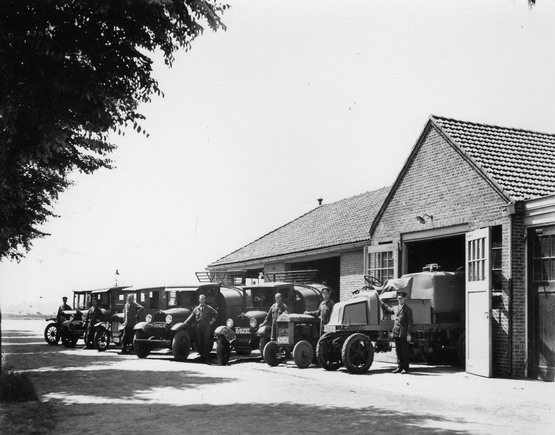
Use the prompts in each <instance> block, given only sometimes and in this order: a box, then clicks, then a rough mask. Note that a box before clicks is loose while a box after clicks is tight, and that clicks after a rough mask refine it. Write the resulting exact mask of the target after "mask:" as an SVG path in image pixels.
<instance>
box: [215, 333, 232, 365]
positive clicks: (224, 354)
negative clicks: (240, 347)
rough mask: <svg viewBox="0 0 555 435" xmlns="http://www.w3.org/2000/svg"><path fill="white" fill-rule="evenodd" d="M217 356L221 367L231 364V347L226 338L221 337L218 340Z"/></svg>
mask: <svg viewBox="0 0 555 435" xmlns="http://www.w3.org/2000/svg"><path fill="white" fill-rule="evenodd" d="M216 356H217V357H218V364H219V365H221V366H225V365H226V364H227V363H228V362H229V357H230V356H231V346H230V345H229V343H228V341H227V340H226V339H225V337H222V336H219V337H218V339H217V340H216Z"/></svg>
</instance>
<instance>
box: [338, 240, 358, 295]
mask: <svg viewBox="0 0 555 435" xmlns="http://www.w3.org/2000/svg"><path fill="white" fill-rule="evenodd" d="M340 262H341V266H340V277H339V300H345V299H350V298H351V295H352V292H353V291H354V290H357V289H360V288H362V287H363V286H364V249H362V248H361V249H358V250H356V251H350V252H342V253H341V260H340Z"/></svg>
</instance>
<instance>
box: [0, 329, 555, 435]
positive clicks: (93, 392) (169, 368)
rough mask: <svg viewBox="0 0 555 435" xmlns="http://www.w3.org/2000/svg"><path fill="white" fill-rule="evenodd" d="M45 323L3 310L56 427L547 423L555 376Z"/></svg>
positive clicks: (417, 427) (524, 427)
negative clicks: (142, 349) (287, 357)
mask: <svg viewBox="0 0 555 435" xmlns="http://www.w3.org/2000/svg"><path fill="white" fill-rule="evenodd" d="M44 326H45V322H44V323H42V322H38V321H25V322H16V321H9V320H8V321H3V322H2V330H3V331H2V343H3V344H2V346H3V352H4V358H5V361H6V362H7V363H8V364H11V365H12V366H14V367H15V368H16V369H18V370H24V371H25V372H26V373H27V374H28V375H29V376H30V377H31V379H32V380H33V382H34V383H35V386H36V388H37V390H38V393H39V394H40V396H41V400H43V401H48V402H49V403H50V404H51V405H52V408H53V410H54V418H55V420H56V429H55V433H67V434H77V433H79V434H87V433H94V434H97V435H98V434H104V433H106V434H155V433H156V434H161V433H163V434H168V433H246V434H250V433H284V434H285V433H386V432H387V433H434V432H435V433H444V432H454V433H535V434H537V433H546V434H547V433H553V425H554V423H555V419H554V418H553V414H554V413H555V412H554V410H553V404H554V403H555V383H543V382H538V381H525V380H507V379H484V378H480V377H476V376H472V375H468V374H466V373H464V372H462V371H459V370H456V369H454V368H451V367H441V366H425V365H416V366H414V368H413V372H412V374H410V375H400V374H399V375H394V374H392V373H391V370H392V369H393V368H394V366H393V365H392V364H390V363H378V362H375V363H374V364H373V365H372V367H371V369H370V371H369V372H368V373H367V374H365V375H350V374H348V373H347V372H345V371H344V370H343V369H340V370H339V371H337V372H326V371H324V370H322V369H321V368H319V367H310V368H308V369H298V368H297V367H296V366H294V365H293V364H292V363H289V364H285V365H280V366H278V367H269V366H268V365H266V364H265V363H263V362H260V360H259V358H258V352H256V353H253V355H252V356H251V357H250V358H243V359H242V360H237V359H235V360H233V359H232V361H231V364H230V365H228V366H225V367H221V366H217V365H206V364H200V363H196V362H194V361H193V360H192V359H193V358H194V357H195V354H193V355H191V356H190V357H189V358H191V361H188V362H185V363H179V362H176V361H174V360H173V358H172V357H171V354H166V353H158V354H151V355H150V356H149V357H148V358H147V359H145V360H141V359H138V358H137V357H135V356H121V355H117V350H116V349H111V350H108V351H107V352H105V353H98V352H96V351H93V350H81V349H80V348H75V349H66V348H64V347H63V346H48V345H47V344H46V343H45V342H44V340H43V338H42V329H43V328H44ZM232 358H233V356H232ZM0 432H1V431H0Z"/></svg>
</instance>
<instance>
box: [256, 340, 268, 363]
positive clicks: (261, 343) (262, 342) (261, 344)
mask: <svg viewBox="0 0 555 435" xmlns="http://www.w3.org/2000/svg"><path fill="white" fill-rule="evenodd" d="M268 341H269V340H268V339H267V338H266V337H260V341H259V342H258V350H259V351H260V356H261V357H262V358H264V348H265V347H266V344H268Z"/></svg>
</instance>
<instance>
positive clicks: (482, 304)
mask: <svg viewBox="0 0 555 435" xmlns="http://www.w3.org/2000/svg"><path fill="white" fill-rule="evenodd" d="M554 194H555V135H553V134H545V133H537V132H531V131H525V130H520V129H513V128H505V127H498V126H491V125H484V124H477V123H472V122H463V121H458V120H454V119H449V118H444V117H439V116H431V117H430V118H429V120H428V122H427V123H426V125H425V127H424V129H423V131H422V133H421V135H420V136H419V138H418V140H417V141H416V144H415V145H414V147H413V149H412V151H411V153H410V155H409V157H408V159H407V160H406V162H405V164H404V166H403V168H402V170H401V172H400V173H399V175H398V177H397V179H396V181H395V183H394V184H393V186H392V187H391V188H383V189H380V190H378V191H375V192H368V193H366V194H363V195H359V196H356V197H352V198H347V199H345V200H343V201H338V202H336V203H333V204H328V205H325V206H321V207H318V208H317V209H315V210H313V211H312V212H309V213H308V214H306V215H304V216H301V217H300V218H299V219H297V220H296V221H293V222H291V223H289V224H286V225H285V226H283V227H281V228H279V229H277V230H275V231H274V232H272V233H270V234H267V235H266V236H264V237H262V238H260V239H258V240H256V241H254V242H252V243H251V244H249V245H246V246H245V247H243V248H241V249H240V250H238V251H236V252H234V253H231V254H229V255H228V256H226V257H224V258H222V259H220V260H218V261H216V262H215V263H213V264H211V265H210V266H209V269H212V270H216V269H218V270H225V269H227V270H233V269H238V268H243V269H250V268H254V269H256V270H258V271H261V270H264V271H266V272H271V271H275V270H295V269H306V268H312V267H314V268H317V269H322V270H325V271H326V272H324V275H323V276H322V277H321V278H324V279H326V280H328V284H329V285H332V286H334V287H335V288H337V289H338V290H339V293H340V297H341V298H345V297H348V296H349V295H350V293H351V292H352V291H353V290H355V289H357V288H360V287H361V285H362V284H363V276H364V274H370V275H374V276H376V277H378V278H381V279H387V278H390V277H399V276H401V275H402V274H405V273H411V272H418V271H420V270H422V267H424V266H426V265H427V264H430V263H437V264H438V265H440V266H441V267H443V269H444V270H446V271H456V270H460V271H464V272H465V279H466V298H465V312H466V352H467V359H466V370H467V371H468V372H469V373H474V374H478V375H483V376H504V377H524V376H528V377H533V378H541V379H546V380H553V378H554V374H555V291H554V288H555V197H554V196H553V195H554ZM351 207H353V209H351ZM365 207H367V209H365ZM355 208H356V211H355V210H354V209H355ZM338 225H339V226H341V228H343V232H341V231H339V230H338V229H336V226H338Z"/></svg>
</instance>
